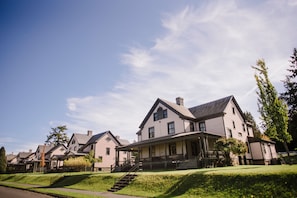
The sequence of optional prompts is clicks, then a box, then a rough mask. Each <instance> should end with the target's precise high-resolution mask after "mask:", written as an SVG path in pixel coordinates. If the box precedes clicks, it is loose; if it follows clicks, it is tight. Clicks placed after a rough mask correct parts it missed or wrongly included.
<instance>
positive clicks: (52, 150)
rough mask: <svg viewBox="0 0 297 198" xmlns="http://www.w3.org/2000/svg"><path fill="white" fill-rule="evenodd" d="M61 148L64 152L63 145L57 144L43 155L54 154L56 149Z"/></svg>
mask: <svg viewBox="0 0 297 198" xmlns="http://www.w3.org/2000/svg"><path fill="white" fill-rule="evenodd" d="M61 146H62V147H64V149H65V150H66V146H65V145H64V144H58V145H56V146H54V147H52V148H51V149H50V150H48V151H47V152H46V153H45V155H47V154H49V153H52V152H54V151H55V150H56V149H58V148H59V147H61Z"/></svg>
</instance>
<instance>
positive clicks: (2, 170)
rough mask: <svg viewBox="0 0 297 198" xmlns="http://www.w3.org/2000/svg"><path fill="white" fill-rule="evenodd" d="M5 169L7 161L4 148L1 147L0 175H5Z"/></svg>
mask: <svg viewBox="0 0 297 198" xmlns="http://www.w3.org/2000/svg"><path fill="white" fill-rule="evenodd" d="M6 167H7V160H6V154H5V148H4V147H3V146H2V147H1V149H0V173H5V172H6Z"/></svg>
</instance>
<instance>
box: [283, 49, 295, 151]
mask: <svg viewBox="0 0 297 198" xmlns="http://www.w3.org/2000/svg"><path fill="white" fill-rule="evenodd" d="M290 63H291V65H290V68H289V69H288V71H289V72H290V74H289V75H287V76H286V80H285V81H284V87H285V89H286V90H285V92H284V93H281V98H282V99H284V100H285V101H286V103H287V105H288V108H289V125H288V131H289V133H290V134H291V135H292V137H293V141H292V142H291V144H290V145H291V149H294V147H295V149H297V148H296V147H297V49H296V48H294V50H293V55H292V56H291V60H290Z"/></svg>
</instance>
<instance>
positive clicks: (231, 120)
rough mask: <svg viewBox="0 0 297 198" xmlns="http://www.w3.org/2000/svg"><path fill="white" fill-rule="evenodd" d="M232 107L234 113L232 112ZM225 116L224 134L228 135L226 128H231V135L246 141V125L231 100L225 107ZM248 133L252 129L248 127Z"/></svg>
mask: <svg viewBox="0 0 297 198" xmlns="http://www.w3.org/2000/svg"><path fill="white" fill-rule="evenodd" d="M233 109H234V113H233ZM224 112H225V116H224V123H225V129H226V136H227V137H229V136H228V130H229V129H231V130H232V137H233V138H236V139H238V140H241V141H243V142H247V141H248V140H247V137H248V132H247V126H246V124H245V122H244V119H243V117H242V116H241V114H240V112H239V111H238V109H237V108H236V105H235V104H234V103H233V101H231V102H229V104H228V105H227V107H226V109H225V111H224ZM249 131H250V133H252V132H251V131H252V129H251V128H249Z"/></svg>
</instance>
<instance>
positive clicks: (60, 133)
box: [45, 125, 69, 145]
mask: <svg viewBox="0 0 297 198" xmlns="http://www.w3.org/2000/svg"><path fill="white" fill-rule="evenodd" d="M66 130H67V127H66V125H63V126H57V127H56V128H52V131H51V132H50V134H49V135H48V136H47V140H46V141H45V142H46V143H51V144H54V145H59V144H67V142H68V141H69V138H68V137H67V134H66V132H65V131H66Z"/></svg>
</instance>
